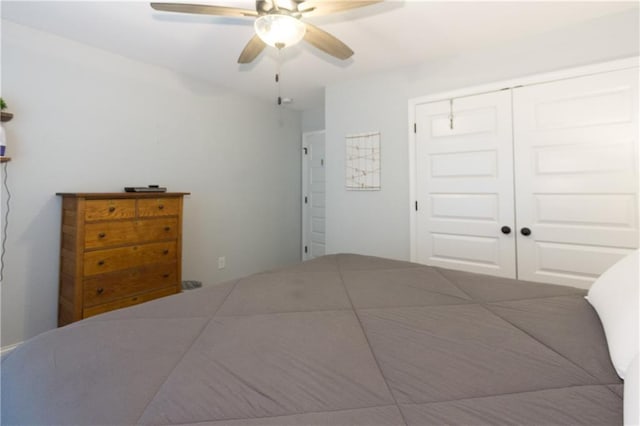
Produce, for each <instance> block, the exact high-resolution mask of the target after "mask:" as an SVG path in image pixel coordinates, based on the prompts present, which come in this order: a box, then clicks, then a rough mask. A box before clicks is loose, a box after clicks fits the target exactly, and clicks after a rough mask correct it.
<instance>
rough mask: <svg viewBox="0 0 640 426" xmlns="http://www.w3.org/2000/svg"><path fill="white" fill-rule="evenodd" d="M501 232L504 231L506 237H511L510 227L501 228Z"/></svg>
mask: <svg viewBox="0 0 640 426" xmlns="http://www.w3.org/2000/svg"><path fill="white" fill-rule="evenodd" d="M500 231H502V233H503V234H505V235H509V234H510V233H511V228H509V227H508V226H503V227H502V228H500Z"/></svg>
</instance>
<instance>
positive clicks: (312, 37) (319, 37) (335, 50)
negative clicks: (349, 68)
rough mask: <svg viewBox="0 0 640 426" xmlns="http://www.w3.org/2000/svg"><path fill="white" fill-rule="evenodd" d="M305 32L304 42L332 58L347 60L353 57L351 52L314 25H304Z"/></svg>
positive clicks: (347, 47)
mask: <svg viewBox="0 0 640 426" xmlns="http://www.w3.org/2000/svg"><path fill="white" fill-rule="evenodd" d="M305 25H306V26H307V32H306V33H305V35H304V39H305V41H307V42H308V43H310V44H312V45H313V46H315V47H317V48H318V49H320V50H322V51H323V52H326V53H328V54H329V55H331V56H334V57H336V58H338V59H342V60H345V59H349V58H350V57H351V56H352V55H353V50H351V48H350V47H349V46H347V45H346V44H344V43H343V42H341V41H340V40H338V39H337V38H335V37H334V36H332V35H331V34H329V33H328V32H326V31H324V30H321V29H320V28H318V27H316V26H315V25H311V24H309V23H305Z"/></svg>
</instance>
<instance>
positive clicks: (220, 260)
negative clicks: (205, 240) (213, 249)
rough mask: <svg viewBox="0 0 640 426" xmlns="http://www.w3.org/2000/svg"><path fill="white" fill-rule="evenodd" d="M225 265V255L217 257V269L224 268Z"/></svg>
mask: <svg viewBox="0 0 640 426" xmlns="http://www.w3.org/2000/svg"><path fill="white" fill-rule="evenodd" d="M226 266H227V258H226V257H225V256H222V257H219V258H218V269H224V268H225V267H226Z"/></svg>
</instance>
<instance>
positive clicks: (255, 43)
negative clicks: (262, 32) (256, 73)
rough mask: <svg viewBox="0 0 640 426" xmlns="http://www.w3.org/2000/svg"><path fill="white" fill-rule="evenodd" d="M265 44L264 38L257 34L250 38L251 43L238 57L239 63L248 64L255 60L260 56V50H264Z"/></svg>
mask: <svg viewBox="0 0 640 426" xmlns="http://www.w3.org/2000/svg"><path fill="white" fill-rule="evenodd" d="M265 46H266V44H265V42H264V41H262V39H261V38H260V37H258V35H257V34H256V35H254V36H253V38H251V40H249V43H247V45H246V46H245V47H244V50H243V51H242V53H241V54H240V57H239V58H238V63H239V64H248V63H250V62H253V60H254V59H255V58H256V57H258V55H259V54H260V52H262V51H263V50H264V48H265Z"/></svg>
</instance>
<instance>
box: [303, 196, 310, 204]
mask: <svg viewBox="0 0 640 426" xmlns="http://www.w3.org/2000/svg"><path fill="white" fill-rule="evenodd" d="M308 202H309V199H308V198H307V196H306V195H305V196H304V203H305V204H307V203H308Z"/></svg>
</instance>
